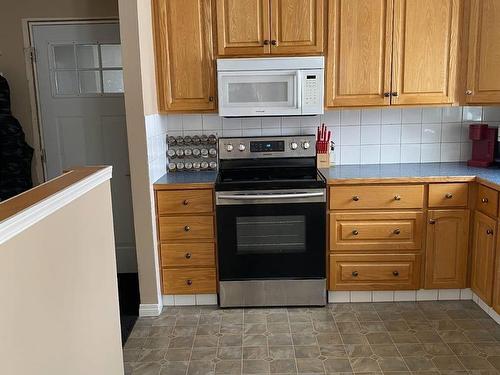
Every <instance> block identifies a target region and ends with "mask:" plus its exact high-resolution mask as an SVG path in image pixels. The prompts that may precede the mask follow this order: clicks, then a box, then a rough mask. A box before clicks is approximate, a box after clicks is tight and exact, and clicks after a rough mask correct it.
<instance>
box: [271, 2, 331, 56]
mask: <svg viewBox="0 0 500 375" xmlns="http://www.w3.org/2000/svg"><path fill="white" fill-rule="evenodd" d="M323 14H324V2H323V0H271V53H272V54H291V55H293V54H317V53H321V52H323V34H324V31H323Z"/></svg>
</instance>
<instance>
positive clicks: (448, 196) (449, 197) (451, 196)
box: [445, 193, 453, 199]
mask: <svg viewBox="0 0 500 375" xmlns="http://www.w3.org/2000/svg"><path fill="white" fill-rule="evenodd" d="M445 198H446V199H451V198H453V194H451V193H446V195H445Z"/></svg>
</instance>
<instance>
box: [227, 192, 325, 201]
mask: <svg viewBox="0 0 500 375" xmlns="http://www.w3.org/2000/svg"><path fill="white" fill-rule="evenodd" d="M323 195H324V193H323V192H314V193H292V194H226V195H222V194H221V195H219V198H220V199H233V200H253V199H293V198H312V197H322V196H323Z"/></svg>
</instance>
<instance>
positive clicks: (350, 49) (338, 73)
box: [326, 0, 393, 107]
mask: <svg viewBox="0 0 500 375" xmlns="http://www.w3.org/2000/svg"><path fill="white" fill-rule="evenodd" d="M328 5H329V6H328V9H329V14H328V19H329V22H328V55H327V61H326V70H327V71H326V74H327V78H326V80H327V84H326V101H327V103H326V105H327V106H328V107H336V106H359V105H374V106H381V105H388V104H390V98H389V97H384V93H386V92H389V91H390V88H391V53H392V49H391V46H392V12H393V8H392V0H330V1H329V4H328Z"/></svg>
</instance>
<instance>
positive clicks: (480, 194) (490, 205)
mask: <svg viewBox="0 0 500 375" xmlns="http://www.w3.org/2000/svg"><path fill="white" fill-rule="evenodd" d="M497 208H498V192H497V191H496V190H493V189H490V188H489V187H486V186H484V185H479V186H478V188H477V199H476V209H478V210H479V211H481V212H482V213H483V214H486V215H488V216H491V217H496V216H497Z"/></svg>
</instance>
